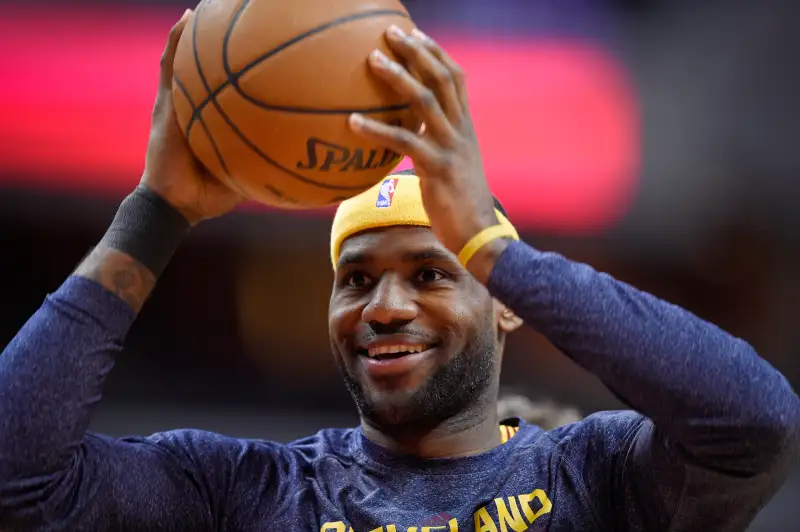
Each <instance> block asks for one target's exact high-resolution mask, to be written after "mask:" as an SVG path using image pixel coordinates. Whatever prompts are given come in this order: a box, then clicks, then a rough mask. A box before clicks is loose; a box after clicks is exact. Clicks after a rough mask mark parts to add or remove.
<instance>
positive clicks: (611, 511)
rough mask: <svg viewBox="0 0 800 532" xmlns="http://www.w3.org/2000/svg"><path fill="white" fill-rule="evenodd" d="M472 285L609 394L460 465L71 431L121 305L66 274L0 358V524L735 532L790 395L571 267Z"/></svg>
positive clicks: (787, 442) (350, 435) (616, 285)
mask: <svg viewBox="0 0 800 532" xmlns="http://www.w3.org/2000/svg"><path fill="white" fill-rule="evenodd" d="M489 290H490V292H491V293H492V295H494V296H495V297H496V298H498V299H499V300H500V301H502V302H503V303H505V304H506V305H508V306H509V307H511V308H512V309H513V310H514V311H515V312H516V313H517V314H518V315H519V316H520V317H522V318H523V319H524V321H525V322H526V323H527V324H528V325H529V326H531V327H534V328H535V329H536V330H538V331H539V332H541V333H542V334H544V335H545V336H546V337H547V338H549V339H550V341H552V342H553V343H554V344H555V345H556V346H557V347H559V348H560V349H561V350H562V351H563V352H564V353H566V354H567V355H568V356H570V357H571V358H572V359H573V360H574V361H575V362H577V363H578V364H580V365H581V366H583V367H584V368H586V369H587V370H589V371H591V372H592V373H594V374H595V375H597V376H598V377H599V378H601V379H602V380H603V382H604V383H605V384H606V385H607V386H608V387H609V388H610V389H611V390H613V391H614V392H615V393H616V394H617V395H618V396H619V397H621V398H623V399H624V400H625V401H626V402H627V403H628V404H629V405H630V407H631V411H625V412H604V413H599V414H595V415H592V416H589V417H588V418H587V419H585V420H583V421H581V422H579V423H575V424H571V425H568V426H564V427H561V428H558V429H556V430H553V431H550V432H545V431H543V430H541V429H539V428H538V427H535V426H531V425H528V424H525V423H524V422H520V428H519V431H518V433H517V434H516V436H515V437H514V438H512V439H511V440H509V441H508V442H507V443H505V444H504V445H501V446H499V447H497V448H495V449H493V450H491V451H488V452H486V453H483V454H480V455H477V456H471V457H466V458H454V459H421V458H416V457H413V456H407V455H401V454H397V453H395V452H392V451H390V450H388V449H386V448H383V447H380V446H379V445H377V444H375V443H374V442H371V441H370V440H368V439H367V438H365V436H364V435H363V433H362V432H361V430H360V429H358V428H356V429H347V430H345V429H336V430H322V431H320V432H318V433H317V434H315V435H313V436H310V437H308V438H305V439H302V440H299V441H295V442H292V443H290V444H285V445H284V444H278V443H274V442H268V441H256V440H242V439H235V438H230V437H225V436H221V435H218V434H213V433H208V432H202V431H194V430H176V431H171V432H166V433H159V434H154V435H151V436H149V437H131V438H123V439H116V438H111V437H108V436H103V435H99V434H93V433H90V432H87V429H88V426H89V422H90V417H91V414H92V410H93V408H94V407H95V406H96V405H97V403H98V402H99V401H100V399H101V394H102V387H103V382H104V381H105V378H106V376H107V375H108V373H109V371H111V369H112V367H113V365H114V358H115V356H116V355H117V354H118V353H119V352H120V350H121V348H122V343H123V338H124V337H125V334H126V333H127V331H128V329H129V327H130V326H131V324H132V323H133V320H134V317H135V315H134V313H133V311H132V310H131V309H130V308H129V307H128V306H127V305H126V304H125V303H123V302H122V301H121V300H120V299H118V298H117V297H116V296H114V295H113V294H111V293H110V292H108V291H106V290H105V289H104V288H102V287H101V286H100V285H98V284H96V283H94V282H93V281H90V280H87V279H84V278H80V277H70V278H69V279H67V280H66V282H65V283H64V284H63V285H62V286H61V287H60V288H59V289H58V290H57V291H56V292H55V293H53V294H51V295H49V296H48V297H47V298H46V300H45V302H44V304H43V305H42V307H41V308H40V309H39V310H38V311H37V312H36V314H35V315H34V316H33V317H32V318H31V319H30V320H29V321H28V323H27V324H26V325H25V326H24V327H23V328H22V330H21V331H20V332H19V333H18V334H17V336H16V337H15V338H14V339H13V341H12V342H11V343H10V344H9V345H8V346H7V348H6V349H5V351H4V352H3V353H2V355H0V529H2V530H18V529H19V530H63V531H75V530H96V531H100V530H114V531H119V530H142V531H156V530H176V531H177V530H193V531H202V530H224V531H233V530H242V531H267V530H303V531H313V532H317V531H319V532H350V531H353V532H370V531H380V532H407V531H409V532H411V531H413V532H433V531H434V530H441V531H446V532H455V531H457V530H461V531H464V530H476V531H481V532H510V531H512V530H513V531H514V532H522V531H523V530H545V529H547V530H570V531H596V530H614V531H647V532H653V531H659V530H664V531H666V530H669V531H671V532H673V531H679V530H701V531H712V530H713V531H715V532H716V531H734V530H737V531H738V530H743V529H744V528H745V527H746V526H747V524H748V523H749V522H750V521H751V520H752V518H753V517H754V516H755V514H756V513H757V512H758V510H759V509H760V508H761V507H762V506H763V505H764V504H765V502H766V501H767V500H768V499H769V497H770V496H771V495H772V494H773V493H774V492H775V491H776V490H777V489H778V488H779V486H780V484H781V483H782V481H783V480H784V478H785V476H786V475H787V474H788V470H789V468H790V467H791V465H792V464H793V463H794V462H795V461H796V460H797V458H798V454H799V451H798V448H799V447H800V443H799V442H800V400H798V397H797V395H796V394H795V393H794V392H793V391H792V389H791V387H790V385H789V384H788V382H787V381H786V379H785V378H784V377H783V376H782V375H781V374H780V373H779V372H777V371H776V370H775V369H774V368H773V367H772V366H770V364H768V363H767V362H766V361H764V360H763V359H761V358H760V357H759V356H758V355H757V354H756V353H755V352H754V350H753V349H752V348H751V347H750V346H749V345H748V344H747V343H746V342H744V341H742V340H739V339H737V338H734V337H732V336H730V335H729V334H727V333H725V332H724V331H722V330H720V329H719V328H717V327H715V326H714V325H711V324H709V323H707V322H705V321H703V320H700V319H699V318H697V317H695V316H693V315H692V314H690V313H689V312H687V311H685V310H683V309H681V308H678V307H676V306H673V305H670V304H668V303H665V302H663V301H660V300H658V299H656V298H655V297H653V296H651V295H648V294H646V293H643V292H641V291H638V290H636V289H635V288H633V287H631V286H629V285H627V284H624V283H621V282H619V281H617V280H615V279H613V278H611V277H610V276H608V275H605V274H602V273H598V272H596V271H594V270H593V269H591V268H590V267H588V266H586V265H582V264H577V263H574V262H571V261H569V260H567V259H565V258H563V257H561V256H559V255H556V254H551V253H543V252H540V251H537V250H535V249H533V248H531V247H529V246H528V245H526V244H524V243H521V242H517V243H514V244H511V245H510V246H509V248H508V249H507V250H506V251H505V252H504V253H503V255H502V256H501V257H500V259H499V261H498V262H497V264H496V266H495V269H494V271H493V273H492V276H491V279H490V282H489Z"/></svg>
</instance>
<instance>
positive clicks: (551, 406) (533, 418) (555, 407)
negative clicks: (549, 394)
mask: <svg viewBox="0 0 800 532" xmlns="http://www.w3.org/2000/svg"><path fill="white" fill-rule="evenodd" d="M497 417H498V418H499V419H500V421H501V422H502V421H505V420H509V419H512V418H519V419H521V420H523V421H525V422H526V423H530V424H531V425H536V426H537V427H541V428H542V429H544V430H553V429H555V428H558V427H561V426H563V425H569V424H570V423H576V422H578V421H580V420H581V419H583V415H581V413H580V412H579V411H578V409H577V408H574V407H571V406H565V405H562V404H559V403H556V402H555V401H553V400H551V399H543V400H538V401H534V400H532V399H529V398H528V397H526V396H524V395H522V394H518V393H512V392H505V393H504V392H501V393H500V399H499V400H498V402H497Z"/></svg>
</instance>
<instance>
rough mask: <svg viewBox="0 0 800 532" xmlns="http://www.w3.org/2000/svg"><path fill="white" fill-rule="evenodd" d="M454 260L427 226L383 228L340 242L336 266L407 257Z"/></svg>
mask: <svg viewBox="0 0 800 532" xmlns="http://www.w3.org/2000/svg"><path fill="white" fill-rule="evenodd" d="M426 256H427V257H428V258H438V259H447V260H457V258H456V256H455V255H453V254H452V253H450V251H448V250H447V248H445V247H444V246H442V244H441V242H439V240H438V239H437V238H436V236H435V235H434V234H433V232H432V231H431V230H430V229H429V228H427V227H386V228H382V229H373V230H370V231H364V232H362V233H358V234H355V235H353V236H351V237H349V238H347V239H346V240H345V241H344V242H342V247H341V249H340V252H339V263H338V264H339V266H343V265H346V264H348V263H353V262H364V261H366V260H371V261H376V260H381V261H391V260H397V261H402V260H407V259H409V258H414V257H416V258H424V257H426Z"/></svg>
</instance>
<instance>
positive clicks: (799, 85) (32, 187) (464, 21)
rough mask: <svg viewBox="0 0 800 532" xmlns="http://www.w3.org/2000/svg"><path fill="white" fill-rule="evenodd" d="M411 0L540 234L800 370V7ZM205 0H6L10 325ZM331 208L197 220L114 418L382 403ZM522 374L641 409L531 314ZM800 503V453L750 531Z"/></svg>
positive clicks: (75, 256) (765, 2)
mask: <svg viewBox="0 0 800 532" xmlns="http://www.w3.org/2000/svg"><path fill="white" fill-rule="evenodd" d="M407 6H408V8H409V10H410V11H411V13H412V16H413V17H414V18H415V20H416V22H417V23H418V25H420V26H421V27H422V28H423V29H424V30H426V31H427V32H428V33H430V34H431V35H432V36H434V37H436V38H437V39H438V40H440V41H441V42H442V43H443V44H444V45H445V47H446V48H447V49H448V50H450V51H451V52H452V55H453V56H454V57H455V59H456V60H457V61H459V62H460V63H461V64H462V66H463V67H464V69H465V70H466V73H467V75H468V78H469V88H470V96H471V101H472V106H473V113H474V118H475V122H476V125H477V127H478V134H479V137H480V140H481V144H482V147H483V150H484V159H485V163H486V167H487V172H488V174H489V178H490V181H491V184H492V186H493V188H494V190H495V192H496V194H497V195H498V196H499V197H500V199H501V201H503V203H504V204H505V205H506V207H507V208H508V210H509V213H510V216H511V218H512V220H514V221H515V222H516V223H517V224H518V225H519V226H520V227H521V228H522V230H523V233H524V237H525V240H527V241H528V242H529V243H531V244H533V245H535V246H538V247H540V248H542V249H547V250H554V251H558V252H561V253H564V254H566V255H567V256H569V257H571V258H574V259H577V260H581V261H585V262H588V263H590V264H592V265H593V266H594V267H596V268H597V269H601V270H604V271H608V272H610V273H611V274H613V275H615V276H617V277H618V278H620V279H623V280H625V281H628V282H630V283H632V284H634V285H636V286H638V287H640V288H643V289H646V290H648V291H651V292H653V293H654V294H656V295H658V296H660V297H663V298H665V299H668V300H670V301H672V302H674V303H677V304H680V305H682V306H685V307H687V308H688V309H690V310H692V311H693V312H695V313H697V314H698V315H700V316H702V317H703V318H706V319H708V320H710V321H713V322H714V323H716V324H718V325H720V326H721V327H723V328H725V329H727V330H729V331H731V332H733V333H734V334H736V335H738V336H741V337H743V338H745V339H747V340H748V341H750V342H751V343H752V344H753V345H754V346H755V347H756V348H757V349H758V350H759V351H760V353H761V354H762V356H764V357H765V358H766V359H768V360H769V361H770V362H771V363H773V364H774V365H775V366H776V367H777V368H778V369H780V370H781V371H783V372H784V374H785V375H787V377H788V378H789V379H790V380H791V381H792V382H793V383H794V385H795V387H796V388H797V387H798V385H800V363H799V362H800V357H798V355H797V352H798V349H800V251H799V248H798V243H800V231H798V228H799V227H800V179H798V176H800V150H799V148H800V146H798V140H799V139H800V127H799V124H800V100H799V99H800V96H798V95H800V69H798V66H797V65H798V51H799V50H800V22H799V21H800V17H799V16H800V3H798V2H796V1H788V0H787V1H778V0H750V1H743V0H742V1H740V0H727V1H725V2H722V1H720V2H716V1H692V2H689V1H680V0H678V1H670V2H667V1H655V0H653V1H646V0H640V1H633V0H631V1H611V0H607V1H603V0H583V1H579V0H513V1H512V0H491V1H489V0H460V1H458V2H455V1H452V0H450V1H448V0H421V1H413V0H409V1H408V2H407ZM186 7H193V5H192V4H191V3H189V2H185V1H177V0H173V1H166V0H150V1H144V0H136V1H134V0H126V1H119V0H116V1H110V0H104V1H103V2H89V1H80V2H76V1H75V0H73V1H70V2H66V1H61V2H37V1H28V2H25V3H15V2H2V1H0V10H2V11H1V12H2V13H3V14H2V16H0V47H1V48H2V50H3V60H2V64H3V67H4V68H2V69H0V80H2V83H0V125H1V126H2V127H0V249H2V252H0V253H2V260H0V279H2V280H3V282H4V284H5V286H4V289H3V292H2V303H0V347H1V346H3V345H5V343H7V342H8V341H9V340H10V339H11V338H12V336H13V335H14V334H15V332H16V331H17V330H18V329H19V327H20V326H22V324H23V323H24V322H25V320H26V319H27V318H28V317H29V316H30V314H31V313H33V312H34V311H35V310H36V309H37V308H38V306H39V305H40V304H41V302H42V299H43V297H44V296H45V294H46V293H48V292H50V291H52V290H54V289H55V288H56V287H57V286H58V285H59V284H60V283H61V282H62V281H63V279H64V278H65V277H66V276H67V275H68V274H69V273H70V272H71V270H72V269H73V268H74V267H75V266H76V264H77V263H78V262H79V261H80V260H81V258H82V257H83V256H84V255H85V254H86V253H87V252H88V251H89V249H90V248H91V247H92V246H93V245H94V244H95V243H96V242H97V241H98V240H99V238H100V237H101V236H102V234H103V232H104V231H105V228H106V227H107V224H108V222H109V221H110V219H111V218H112V217H113V214H114V212H115V210H116V207H117V205H118V203H119V201H120V200H121V199H122V198H123V197H124V195H125V194H126V193H127V192H128V191H130V190H131V189H132V188H133V187H134V186H135V184H136V183H137V181H138V179H139V176H140V174H141V169H142V163H143V154H144V146H145V143H146V136H147V128H148V124H149V112H150V107H151V105H152V98H153V96H154V90H155V85H156V78H157V65H158V59H159V56H160V53H161V50H162V48H163V43H164V39H165V36H166V32H167V30H168V29H169V27H170V25H171V24H172V23H173V22H174V20H176V19H177V18H178V17H179V16H180V14H181V13H182V11H183V9H184V8H186ZM298 68H302V65H299V66H298ZM330 220H331V213H330V212H329V211H325V212H317V213H291V214H287V213H283V212H276V211H272V210H269V209H264V208H260V207H253V206H249V207H247V208H245V209H243V210H242V211H241V212H238V213H236V214H234V215H231V216H228V217H226V218H223V219H221V220H217V221H214V222H209V223H207V224H206V225H204V226H201V227H199V228H198V229H196V230H195V231H194V232H193V234H192V235H191V237H190V238H189V239H188V241H187V242H186V244H185V245H184V246H183V248H182V249H181V250H179V252H178V253H177V255H176V256H175V258H174V260H173V262H172V264H171V265H170V267H169V269H168V270H167V272H166V273H165V275H164V277H163V279H162V280H161V281H160V283H159V286H158V288H157V290H156V292H155V294H154V295H153V297H152V299H151V300H150V301H149V302H148V304H147V306H146V307H145V310H144V311H143V312H142V314H141V316H140V318H139V320H138V321H137V322H136V325H135V326H134V329H133V331H132V333H131V335H130V337H129V342H128V346H127V350H126V353H125V355H124V356H123V357H121V358H120V360H119V362H118V364H117V369H116V371H115V372H114V373H113V374H112V376H111V378H110V382H109V384H108V387H107V392H106V399H105V401H104V403H103V405H102V407H101V408H100V411H99V413H98V416H97V420H96V423H95V428H96V429H97V430H102V431H105V432H109V433H111V434H117V435H123V434H142V433H151V432H155V431H159V430H164V429H169V428H176V427H197V428H205V429H210V430H216V431H220V432H224V433H227V434H231V435H235V436H242V437H259V438H270V439H276V440H281V441H285V440H289V439H292V438H295V437H298V436H301V435H305V434H308V433H311V432H314V431H316V430H317V429H319V428H322V427H324V426H348V425H353V424H355V423H357V417H356V415H355V411H354V408H353V406H352V404H351V403H350V400H349V396H348V395H347V394H346V392H345V391H344V388H343V386H342V385H341V382H340V379H339V375H338V373H337V370H336V368H335V366H334V364H333V362H332V359H331V356H330V354H329V347H328V340H327V325H326V324H327V321H326V311H327V303H328V293H329V289H330V284H331V281H332V274H331V271H330V263H329V259H328V249H327V245H328V230H329V224H330ZM504 383H505V384H506V385H507V386H509V387H512V388H514V389H515V390H517V391H521V392H523V393H525V394H526V395H528V396H530V397H532V398H554V399H556V400H558V401H560V402H563V403H565V404H569V405H575V406H578V407H579V408H581V409H582V410H583V411H584V412H586V413H589V412H593V411H596V410H601V409H610V408H618V407H620V405H619V404H618V403H617V402H616V400H615V399H614V398H613V397H612V396H611V395H610V394H609V393H608V392H607V391H606V390H605V389H604V387H603V386H602V385H601V384H600V383H599V382H598V381H597V380H596V379H595V378H594V377H592V376H590V375H588V374H586V373H585V372H583V371H582V370H580V369H579V368H577V367H576V366H575V365H574V364H572V363H571V362H570V361H569V360H568V359H566V357H564V356H563V355H561V354H559V353H558V352H556V351H555V350H554V349H553V348H552V347H551V346H549V345H548V344H547V343H546V341H545V340H544V339H542V338H541V337H539V336H537V335H536V334H535V333H533V332H531V331H523V332H521V333H518V334H517V335H516V336H515V337H514V338H513V339H512V341H511V344H510V346H509V349H508V352H507V354H506V359H505V367H504ZM799 499H800V473H798V472H796V473H795V475H794V476H793V478H792V479H791V480H790V481H789V483H788V484H787V485H786V487H785V488H784V489H783V490H782V491H781V493H780V494H779V495H778V496H777V497H776V498H775V499H774V501H773V502H772V503H771V504H770V505H769V507H768V508H767V509H766V510H765V511H764V512H763V513H762V514H761V515H760V516H759V518H758V519H757V521H756V523H755V524H754V525H753V527H752V528H751V530H753V531H793V530H800V518H797V517H796V516H795V508H794V507H793V506H792V504H793V503H794V504H795V505H796V503H797V501H798V500H799Z"/></svg>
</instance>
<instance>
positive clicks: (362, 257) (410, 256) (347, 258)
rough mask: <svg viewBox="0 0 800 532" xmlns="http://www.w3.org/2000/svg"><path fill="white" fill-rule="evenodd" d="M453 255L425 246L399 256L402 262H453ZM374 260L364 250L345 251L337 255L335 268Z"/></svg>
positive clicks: (371, 255) (372, 256)
mask: <svg viewBox="0 0 800 532" xmlns="http://www.w3.org/2000/svg"><path fill="white" fill-rule="evenodd" d="M454 258H455V257H454V256H453V254H452V253H449V252H447V251H445V250H443V249H441V248H438V247H433V246H431V247H426V248H421V249H415V250H412V251H407V252H405V253H403V255H402V257H401V258H400V260H401V261H403V262H425V261H429V260H438V261H448V262H453V259H454ZM373 260H374V255H373V254H371V253H369V252H366V251H345V252H343V253H342V254H341V255H340V256H339V262H338V263H337V265H336V266H337V268H342V267H344V266H353V265H359V264H366V263H368V262H371V261H373Z"/></svg>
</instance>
